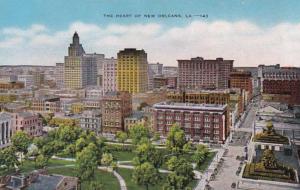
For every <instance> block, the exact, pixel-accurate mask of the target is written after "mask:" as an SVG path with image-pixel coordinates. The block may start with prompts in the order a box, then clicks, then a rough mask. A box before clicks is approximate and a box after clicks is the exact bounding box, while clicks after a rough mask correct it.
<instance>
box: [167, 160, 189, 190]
mask: <svg viewBox="0 0 300 190" xmlns="http://www.w3.org/2000/svg"><path fill="white" fill-rule="evenodd" d="M167 166H168V169H169V170H171V171H173V172H174V173H175V174H176V175H178V176H183V177H184V179H185V181H184V185H185V186H186V185H187V184H188V183H189V182H190V181H191V180H192V179H194V172H193V166H192V164H191V163H189V162H188V161H187V160H186V159H184V158H177V157H175V156H172V157H171V158H170V159H169V160H168V162H167Z"/></svg>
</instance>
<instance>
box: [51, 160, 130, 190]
mask: <svg viewBox="0 0 300 190" xmlns="http://www.w3.org/2000/svg"><path fill="white" fill-rule="evenodd" d="M52 158H53V159H57V160H66V161H72V162H75V161H76V160H75V158H60V157H57V156H52ZM67 166H68V167H70V166H74V165H66V167H67ZM58 167H62V166H58ZM98 169H99V170H103V171H106V172H112V173H113V175H114V176H115V177H116V178H117V179H118V181H119V184H120V189H121V190H127V186H126V183H125V180H124V179H123V177H122V176H121V175H120V174H119V173H118V172H116V171H111V170H109V168H108V167H104V166H99V167H98Z"/></svg>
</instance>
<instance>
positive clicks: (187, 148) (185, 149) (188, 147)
mask: <svg viewBox="0 0 300 190" xmlns="http://www.w3.org/2000/svg"><path fill="white" fill-rule="evenodd" d="M192 147H193V144H192V142H191V141H189V142H188V143H186V144H185V145H183V147H182V150H183V152H184V153H190V152H191V151H192Z"/></svg>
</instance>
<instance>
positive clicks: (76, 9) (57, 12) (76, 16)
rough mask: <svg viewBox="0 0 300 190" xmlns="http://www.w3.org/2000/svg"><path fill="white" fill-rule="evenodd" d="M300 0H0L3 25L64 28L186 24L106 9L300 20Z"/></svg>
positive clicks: (216, 17)
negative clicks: (81, 24)
mask: <svg viewBox="0 0 300 190" xmlns="http://www.w3.org/2000/svg"><path fill="white" fill-rule="evenodd" d="M299 10H300V1H299V0H0V28H3V27H11V26H15V27H27V26H30V25H31V24H36V23H38V24H43V25H46V26H47V27H49V28H50V29H52V30H57V29H63V28H65V27H66V26H68V25H69V24H70V23H72V22H74V21H82V22H87V23H95V24H98V25H102V26H105V25H107V24H108V23H125V24H126V23H133V22H134V23H137V22H143V23H145V22H153V21H154V22H158V23H161V22H162V23H164V24H165V25H170V26H174V25H182V24H185V23H186V22H189V21H190V20H188V21H187V20H184V19H154V20H153V19H143V18H142V19H107V18H104V17H103V14H104V13H113V14H118V13H132V14H135V13H141V14H143V13H155V14H158V13H181V14H185V13H191V14H201V13H206V14H208V15H209V18H208V19H207V21H214V20H226V21H237V20H248V21H251V22H254V23H256V24H258V25H261V26H270V25H274V24H277V23H280V22H291V23H293V22H298V21H300V16H299V14H298V13H299ZM198 19H201V18H198Z"/></svg>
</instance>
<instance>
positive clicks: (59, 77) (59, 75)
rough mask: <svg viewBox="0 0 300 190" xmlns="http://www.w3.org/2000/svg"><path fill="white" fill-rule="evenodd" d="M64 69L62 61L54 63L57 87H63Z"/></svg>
mask: <svg viewBox="0 0 300 190" xmlns="http://www.w3.org/2000/svg"><path fill="white" fill-rule="evenodd" d="M64 71H65V65H64V63H56V66H55V73H54V76H55V82H56V87H57V88H64V81H65V80H64Z"/></svg>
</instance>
